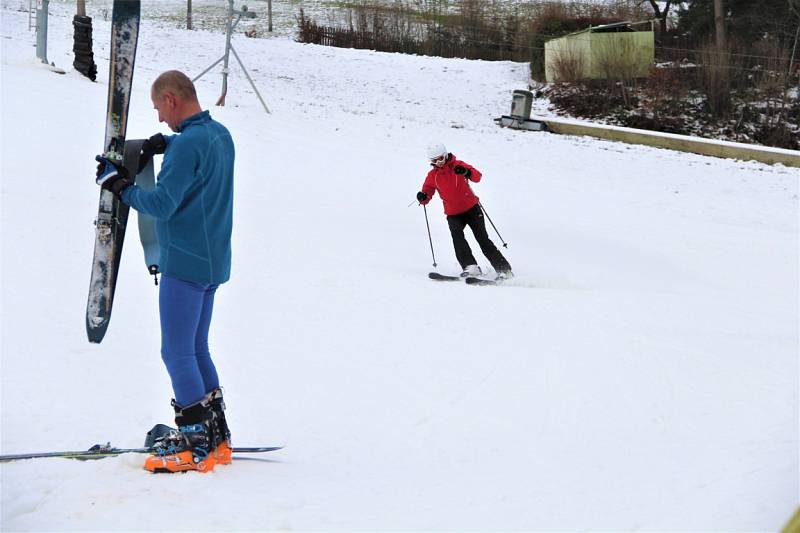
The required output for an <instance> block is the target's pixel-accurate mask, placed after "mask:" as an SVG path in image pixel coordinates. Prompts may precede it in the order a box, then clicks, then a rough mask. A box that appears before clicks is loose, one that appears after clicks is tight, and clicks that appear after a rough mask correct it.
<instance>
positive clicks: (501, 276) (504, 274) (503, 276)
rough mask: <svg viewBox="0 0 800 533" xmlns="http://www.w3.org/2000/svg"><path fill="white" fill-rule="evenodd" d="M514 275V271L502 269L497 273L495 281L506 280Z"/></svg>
mask: <svg viewBox="0 0 800 533" xmlns="http://www.w3.org/2000/svg"><path fill="white" fill-rule="evenodd" d="M513 277H514V273H513V272H511V271H510V270H501V271H499V272H498V273H497V278H495V281H505V280H507V279H511V278H513Z"/></svg>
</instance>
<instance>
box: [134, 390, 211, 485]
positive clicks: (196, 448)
mask: <svg viewBox="0 0 800 533" xmlns="http://www.w3.org/2000/svg"><path fill="white" fill-rule="evenodd" d="M172 407H173V408H174V409H175V423H176V424H177V425H178V429H177V430H176V431H172V432H170V434H169V435H167V436H165V437H162V438H160V439H157V440H156V442H155V444H154V445H153V455H150V456H149V457H148V458H147V459H146V460H145V462H144V468H145V469H146V470H149V471H150V472H186V471H188V470H197V471H199V472H210V471H212V470H214V465H216V461H215V460H214V456H213V454H212V453H211V451H212V450H213V443H214V427H215V422H214V411H212V410H211V406H210V405H209V403H208V401H207V400H206V399H205V398H204V399H203V400H201V401H200V402H197V403H195V404H192V405H190V406H188V407H181V406H179V405H178V404H177V403H176V402H175V400H172Z"/></svg>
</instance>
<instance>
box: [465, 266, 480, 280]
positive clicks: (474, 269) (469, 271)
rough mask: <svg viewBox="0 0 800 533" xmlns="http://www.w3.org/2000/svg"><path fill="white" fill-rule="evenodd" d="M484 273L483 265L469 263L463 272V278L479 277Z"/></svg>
mask: <svg viewBox="0 0 800 533" xmlns="http://www.w3.org/2000/svg"><path fill="white" fill-rule="evenodd" d="M481 274H483V272H482V271H481V267H479V266H478V265H467V266H465V267H464V271H463V272H462V273H461V277H462V278H477V277H480V275H481Z"/></svg>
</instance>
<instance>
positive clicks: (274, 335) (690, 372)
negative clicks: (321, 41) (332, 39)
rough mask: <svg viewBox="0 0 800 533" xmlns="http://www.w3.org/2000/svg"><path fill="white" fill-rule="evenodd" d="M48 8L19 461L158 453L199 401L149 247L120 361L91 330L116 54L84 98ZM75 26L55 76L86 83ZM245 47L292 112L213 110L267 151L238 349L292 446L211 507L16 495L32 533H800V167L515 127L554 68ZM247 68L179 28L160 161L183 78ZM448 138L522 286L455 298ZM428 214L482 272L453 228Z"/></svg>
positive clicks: (19, 223)
mask: <svg viewBox="0 0 800 533" xmlns="http://www.w3.org/2000/svg"><path fill="white" fill-rule="evenodd" d="M26 3H27V2H26ZM17 4H18V2H13V1H9V0H5V1H4V2H3V6H4V10H3V11H2V13H1V16H2V28H1V30H0V43H1V46H2V48H0V54H2V70H0V91H1V94H0V99H1V100H2V107H0V112H1V113H2V115H1V117H0V135H2V139H1V140H0V144H1V146H2V151H1V152H0V174H1V175H2V215H1V218H0V222H1V223H2V230H1V231H2V233H1V235H0V236H1V237H2V293H1V294H2V345H1V346H0V347H1V348H2V360H1V365H2V367H1V368H0V370H1V371H2V381H1V383H0V385H2V416H1V419H0V421H1V422H2V438H1V439H0V449H1V450H2V453H17V452H23V451H45V450H53V449H81V448H86V447H88V446H90V445H92V444H94V443H97V442H105V441H108V440H111V441H112V443H113V444H115V445H118V446H138V445H140V444H141V442H142V440H143V435H144V432H145V431H146V430H147V429H149V428H150V427H151V426H152V425H153V424H154V423H156V422H168V421H169V417H170V411H171V409H170V407H169V399H170V397H171V395H170V388H169V382H168V379H167V376H166V372H165V371H164V369H163V367H162V363H161V361H160V356H159V344H160V339H159V329H158V314H157V289H156V288H155V287H154V286H153V282H152V280H151V278H150V277H149V276H148V275H147V272H146V270H145V266H144V262H143V260H142V252H141V249H140V247H139V246H138V243H137V236H136V235H135V233H136V232H135V224H132V226H131V230H130V231H129V234H128V239H127V244H126V246H125V253H124V261H123V265H122V269H121V273H120V280H119V285H118V291H117V301H116V304H115V309H114V316H113V319H112V322H111V326H110V329H109V332H108V335H107V336H106V339H105V340H104V341H103V343H102V344H100V345H90V344H89V343H88V342H87V341H86V339H85V332H84V307H85V302H86V292H87V288H88V282H89V268H90V261H91V256H92V246H93V239H94V233H93V231H94V230H93V226H92V221H93V218H94V214H95V212H96V207H97V197H98V191H97V187H96V185H94V182H93V178H94V161H93V156H94V154H96V153H97V152H99V151H100V150H101V148H102V139H103V125H104V114H105V109H106V81H107V69H108V65H107V60H108V42H107V41H108V35H109V31H108V30H109V28H108V25H107V23H100V22H98V23H97V24H96V25H95V28H94V37H95V41H94V46H95V55H96V58H97V60H98V63H99V71H100V75H99V78H100V79H99V80H98V83H90V82H89V81H88V80H86V79H84V78H82V77H81V76H80V75H78V74H77V73H75V72H71V71H70V72H68V73H67V74H66V75H57V74H54V73H52V72H49V71H48V70H47V69H45V68H44V67H43V66H41V65H39V64H37V63H36V60H35V52H34V48H33V47H32V44H33V43H34V42H35V39H34V36H33V34H32V33H29V32H28V31H27V15H26V14H25V13H24V12H20V11H17V9H16V8H17ZM6 8H7V9H6ZM70 10H71V6H69V5H66V4H56V5H55V7H54V9H53V13H52V15H51V18H50V48H49V52H48V54H49V58H50V60H51V61H54V62H55V63H56V65H58V66H61V67H64V68H66V69H67V70H71V69H70V64H71V61H72V59H71V52H70V50H71V35H72V27H71V14H70V13H69V11H70ZM235 46H236V49H237V51H238V52H239V55H240V56H241V57H242V59H243V61H244V62H245V64H246V65H247V66H248V67H249V69H250V72H251V74H252V75H253V78H254V81H255V83H256V84H257V86H258V88H259V90H260V91H261V93H262V94H263V95H264V97H265V99H266V101H267V103H268V105H269V106H270V108H271V110H272V114H270V115H267V114H266V113H264V111H263V110H262V109H261V107H260V104H259V102H258V100H257V99H256V97H255V95H254V94H253V93H252V91H251V89H250V87H249V85H248V84H247V82H246V80H245V79H244V78H243V76H242V74H241V71H240V70H239V68H238V66H237V65H235V64H234V65H233V66H232V75H231V80H230V90H229V93H228V100H227V102H228V105H227V106H226V107H223V108H219V107H213V102H214V101H215V100H216V97H217V96H218V94H219V91H220V74H219V70H218V69H215V70H214V71H213V72H212V73H209V74H208V75H206V76H205V77H204V78H202V79H201V80H200V81H199V82H198V91H199V94H200V97H201V101H202V102H203V103H204V104H205V105H206V106H210V109H211V112H212V115H213V116H214V117H215V118H217V119H219V120H220V121H222V122H223V123H224V124H226V125H227V126H228V127H229V128H230V130H231V132H232V133H233V135H234V138H235V140H236V143H237V164H236V172H237V175H236V211H235V231H234V233H235V235H234V264H233V278H232V280H231V282H230V283H229V284H227V285H225V286H223V287H222V288H221V289H220V291H219V293H218V297H217V307H216V309H215V321H214V324H213V329H212V339H211V341H212V350H213V352H214V354H215V358H216V361H217V366H218V368H219V370H220V374H221V377H222V381H223V385H224V386H225V387H226V400H227V403H228V407H229V411H228V414H229V421H230V423H231V426H232V429H233V432H234V439H235V443H236V444H238V445H241V446H247V445H261V444H283V445H285V446H286V448H285V449H284V450H282V451H280V452H276V453H274V454H271V455H269V456H264V457H263V459H264V460H263V461H239V462H235V463H234V464H233V465H231V466H229V467H220V468H218V469H217V470H216V471H215V472H213V473H212V474H208V475H201V474H194V473H192V474H187V475H176V476H166V475H162V476H154V475H149V474H147V473H146V472H144V471H143V470H141V468H140V467H141V460H142V458H141V457H138V456H122V457H118V458H112V459H105V460H102V461H96V462H86V463H82V462H77V461H70V460H64V459H43V460H36V461H22V462H15V463H7V464H3V465H2V466H0V476H1V480H0V481H1V483H2V499H1V500H0V504H1V507H0V512H1V513H2V517H1V520H0V528H2V530H3V531H17V530H25V531H28V530H36V531H42V530H73V531H74V530H95V531H111V530H155V529H159V530H185V531H205V530H268V529H295V530H309V529H313V530H386V529H391V530H445V529H446V530H512V529H514V530H559V531H578V530H580V531H595V530H597V531H599V530H603V531H633V530H636V531H655V530H658V531H665V530H672V531H776V530H778V529H779V528H780V527H781V526H782V525H783V523H784V522H785V521H786V520H787V519H788V518H789V516H790V514H791V513H792V512H793V509H794V507H795V506H796V505H797V503H798V501H799V500H800V488H799V486H798V485H799V484H798V466H799V462H798V423H799V422H798V420H800V413H799V412H798V411H799V410H798V405H799V401H798V400H799V399H800V398H799V397H798V395H799V394H800V393H799V392H798V391H799V390H800V373H799V370H800V369H799V368H798V319H799V318H800V317H799V316H798V314H799V313H798V273H799V271H800V268H799V266H798V178H799V177H800V172H798V170H797V169H789V168H783V167H780V166H776V167H769V166H765V165H761V164H756V163H743V162H737V161H729V160H721V159H712V158H706V157H701V156H694V155H687V154H682V153H677V152H671V151H665V150H657V149H650V148H646V147H640V146H627V145H623V144H616V143H611V142H605V141H598V140H592V139H588V138H577V137H559V136H555V135H550V134H545V133H532V132H517V131H510V130H502V129H499V128H497V127H496V126H495V125H494V124H493V123H492V118H493V117H496V116H499V115H501V114H504V113H506V112H507V110H508V109H509V107H510V101H511V92H512V91H513V90H514V89H518V88H524V87H525V83H526V80H527V66H526V65H523V64H514V63H490V62H483V61H465V60H457V59H449V60H445V59H438V58H424V57H412V56H404V55H395V54H381V53H373V52H369V51H356V50H344V49H333V48H324V47H318V46H311V45H300V44H297V43H293V42H291V41H289V40H284V39H269V40H254V39H245V38H242V37H236V38H235ZM223 47H224V38H223V36H221V35H219V34H213V33H206V32H203V31H194V32H187V31H182V30H179V29H176V28H175V27H174V25H170V24H168V23H165V22H161V21H154V20H151V19H149V18H147V17H146V18H145V21H144V22H143V24H142V29H141V41H140V46H139V55H138V57H137V64H136V74H135V80H134V96H133V101H132V105H131V120H130V124H129V130H128V131H129V137H131V138H137V137H138V138H141V137H145V136H149V135H151V134H153V133H155V132H156V131H165V130H164V126H162V125H160V124H158V122H157V117H156V115H155V112H154V111H153V109H152V104H151V103H150V100H149V85H150V83H151V82H152V80H153V79H154V78H155V77H156V76H157V75H158V73H159V72H161V71H163V70H166V69H169V68H180V69H182V70H184V71H186V72H187V73H189V74H191V75H196V74H199V73H200V72H201V71H202V70H203V69H205V68H206V67H207V66H208V65H210V64H211V63H212V62H214V61H215V60H216V59H217V58H218V57H219V56H220V55H221V54H222V52H223ZM430 140H441V141H443V142H444V143H446V144H447V146H448V147H449V148H450V149H451V150H452V151H453V152H454V153H455V154H457V155H458V156H459V157H461V158H463V159H465V160H467V161H469V162H470V163H472V164H474V165H475V166H476V167H478V168H479V169H481V170H482V171H483V172H484V176H485V178H484V181H483V182H481V183H480V184H478V185H476V186H475V189H476V191H477V193H478V194H479V195H480V197H481V199H482V201H483V203H484V205H485V207H486V208H487V210H488V212H489V214H490V216H491V217H492V219H493V220H494V222H495V223H496V224H497V226H498V229H499V230H500V232H501V233H502V235H503V237H504V238H505V239H506V240H507V241H508V242H509V248H508V251H507V254H508V258H509V260H510V262H511V264H512V265H513V266H514V268H515V271H516V273H517V278H516V279H515V280H514V282H513V283H511V284H509V286H504V287H468V286H465V285H462V284H441V283H436V282H432V281H429V280H428V279H427V277H426V274H427V272H428V271H429V270H430V269H431V262H432V261H431V257H430V250H429V246H428V240H427V234H426V230H425V220H424V218H423V213H422V210H421V209H420V208H419V207H418V206H416V205H414V206H411V207H408V204H409V203H410V202H412V200H413V199H414V195H415V193H416V191H417V190H418V189H419V186H420V184H421V182H422V179H423V177H424V174H425V172H426V171H427V163H426V161H425V157H424V147H425V144H426V143H427V142H428V141H430ZM428 215H429V217H430V222H431V231H432V233H433V242H434V246H435V250H436V257H437V260H438V262H439V263H440V266H439V269H440V271H442V272H445V273H449V272H455V271H456V269H457V265H456V262H455V258H454V256H453V252H452V246H451V244H450V242H449V235H448V232H447V228H446V223H445V220H444V218H443V215H442V210H441V207H440V204H439V202H438V200H436V201H435V202H433V203H432V204H431V205H430V206H429V209H428ZM134 219H135V217H134V218H132V221H133V220H134ZM476 251H477V250H476ZM481 260H482V263H483V264H484V266H486V264H485V261H484V260H483V259H482V258H481Z"/></svg>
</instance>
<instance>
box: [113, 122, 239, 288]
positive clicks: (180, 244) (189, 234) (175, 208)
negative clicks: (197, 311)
mask: <svg viewBox="0 0 800 533" xmlns="http://www.w3.org/2000/svg"><path fill="white" fill-rule="evenodd" d="M178 132H179V133H180V134H179V135H170V136H165V138H166V140H167V148H166V151H165V152H164V161H163V162H162V164H161V171H160V172H159V173H158V178H157V183H156V188H155V189H154V190H153V191H151V192H146V191H144V190H142V189H141V188H139V187H136V186H135V185H134V186H132V187H128V188H127V189H125V191H123V193H122V201H123V202H125V203H126V204H128V205H129V206H131V207H133V208H134V209H136V210H137V211H140V212H142V213H145V214H147V215H151V216H152V217H153V218H155V219H156V234H157V236H158V244H159V249H160V255H161V257H160V259H161V264H160V265H159V267H160V269H161V272H162V273H163V274H166V275H168V276H172V277H173V278H177V279H181V280H185V281H193V282H196V283H224V282H226V281H228V279H229V278H230V272H231V231H232V227H233V160H234V147H233V139H232V138H231V135H230V133H229V132H228V130H227V129H226V128H225V126H223V125H222V124H220V123H219V122H216V121H214V120H212V119H211V115H209V113H208V111H203V112H201V113H198V114H196V115H192V116H191V117H189V118H187V119H186V120H184V121H183V122H181V124H180V125H179V126H178Z"/></svg>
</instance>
